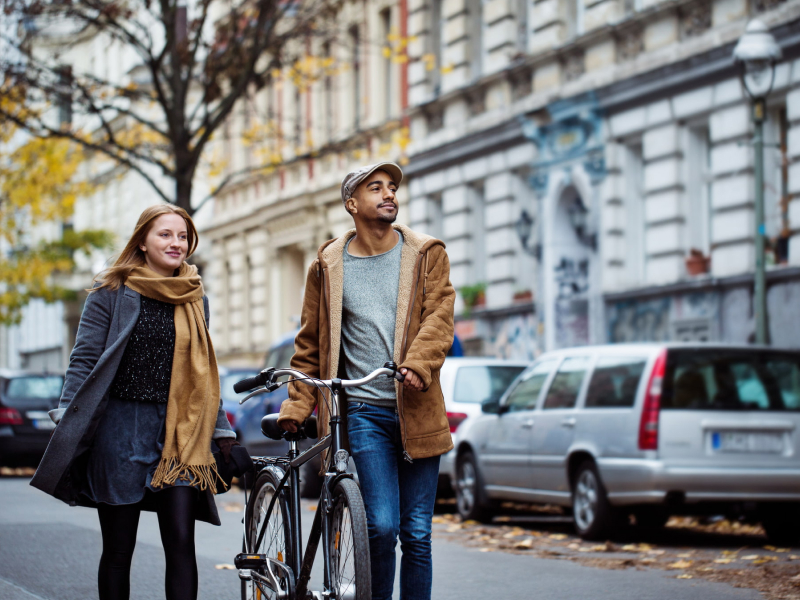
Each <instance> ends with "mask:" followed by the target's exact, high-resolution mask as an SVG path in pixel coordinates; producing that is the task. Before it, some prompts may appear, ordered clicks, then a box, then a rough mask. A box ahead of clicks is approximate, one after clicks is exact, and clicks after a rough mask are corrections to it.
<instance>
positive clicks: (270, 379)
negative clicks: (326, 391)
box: [233, 362, 405, 404]
mask: <svg viewBox="0 0 800 600" xmlns="http://www.w3.org/2000/svg"><path fill="white" fill-rule="evenodd" d="M283 375H291V376H292V377H293V378H294V379H290V380H289V382H300V383H305V384H306V385H310V386H314V387H317V386H319V385H324V386H334V387H343V388H350V387H360V386H362V385H365V384H367V383H369V382H370V381H373V380H375V379H377V378H378V377H380V376H381V375H385V376H387V377H394V378H395V379H397V381H400V382H402V381H403V380H404V379H405V377H404V376H403V374H402V373H400V371H398V370H397V365H395V364H394V363H392V362H387V363H386V364H385V365H384V366H383V367H381V368H380V369H375V370H374V371H373V372H372V373H370V374H369V375H367V376H366V377H362V378H361V379H316V378H313V377H309V376H308V375H306V374H305V373H303V372H302V371H296V370H295V369H274V368H270V369H264V370H263V371H261V373H259V374H258V375H254V376H253V377H248V378H246V379H242V380H241V381H238V382H236V383H235V384H233V391H234V392H236V393H237V394H241V393H242V392H248V391H250V390H253V389H255V388H257V387H261V386H267V387H266V388H265V390H264V391H272V390H270V389H269V388H270V387H271V386H273V385H275V380H276V379H277V378H278V377H282V376H283ZM260 391H261V390H259V392H260ZM249 398H250V396H247V397H246V398H243V399H242V400H240V401H239V404H241V403H243V402H245V401H246V400H247V399H249Z"/></svg>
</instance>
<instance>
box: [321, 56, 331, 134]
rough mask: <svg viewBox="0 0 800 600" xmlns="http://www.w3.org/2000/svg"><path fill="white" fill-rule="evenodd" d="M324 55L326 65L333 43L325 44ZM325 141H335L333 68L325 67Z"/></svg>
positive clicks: (329, 59) (329, 58)
mask: <svg viewBox="0 0 800 600" xmlns="http://www.w3.org/2000/svg"><path fill="white" fill-rule="evenodd" d="M322 53H323V55H324V56H325V62H326V64H327V63H328V62H330V61H331V59H332V55H331V43H330V42H325V45H324V46H323V47H322ZM323 85H324V86H325V101H324V103H325V107H324V110H325V141H326V142H331V141H332V140H333V78H332V77H331V68H330V67H325V80H324V84H323Z"/></svg>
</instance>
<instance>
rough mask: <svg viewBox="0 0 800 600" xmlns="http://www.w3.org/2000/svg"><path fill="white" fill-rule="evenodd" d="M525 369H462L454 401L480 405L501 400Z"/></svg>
mask: <svg viewBox="0 0 800 600" xmlns="http://www.w3.org/2000/svg"><path fill="white" fill-rule="evenodd" d="M524 369H525V367H486V366H481V367H461V368H460V369H459V370H458V372H457V373H456V386H455V391H454V392H453V400H454V401H456V402H469V403H473V404H480V403H482V402H485V401H486V400H489V401H492V402H496V401H497V400H499V399H500V396H502V395H503V392H505V391H506V390H507V389H508V386H509V385H511V382H512V381H514V379H516V377H517V375H519V374H520V373H521V372H522V371H523V370H524Z"/></svg>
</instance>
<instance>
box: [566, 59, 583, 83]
mask: <svg viewBox="0 0 800 600" xmlns="http://www.w3.org/2000/svg"><path fill="white" fill-rule="evenodd" d="M585 71H586V61H584V57H583V52H573V53H572V54H568V55H567V56H565V57H564V64H563V67H562V69H561V74H562V75H563V76H564V82H565V83H568V82H570V81H575V80H576V79H578V78H579V77H580V76H581V75H583V74H584V72H585Z"/></svg>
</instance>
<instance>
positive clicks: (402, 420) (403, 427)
mask: <svg viewBox="0 0 800 600" xmlns="http://www.w3.org/2000/svg"><path fill="white" fill-rule="evenodd" d="M426 256H427V253H426ZM421 262H422V255H421V254H420V255H418V256H417V264H416V266H417V268H416V269H415V272H416V274H417V276H416V277H415V280H414V293H413V294H412V295H411V303H410V304H409V306H408V314H407V316H406V326H405V331H404V332H403V344H402V348H403V357H405V352H406V344H407V343H408V328H409V327H410V326H411V311H413V310H414V304H415V303H416V301H417V288H418V287H419V265H420V263H421ZM403 357H401V362H402V358H403ZM397 409H398V413H397V415H398V416H399V417H400V429H401V432H402V435H401V436H400V437H401V440H400V441H401V442H402V443H403V458H405V459H406V460H407V461H408V462H409V463H412V462H414V460H413V459H412V458H411V455H410V454H409V453H408V451H407V450H406V419H405V417H404V416H403V385H402V384H401V385H400V393H399V394H398V395H397Z"/></svg>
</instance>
